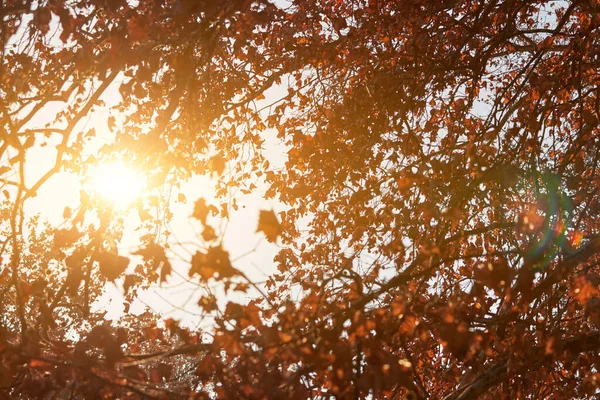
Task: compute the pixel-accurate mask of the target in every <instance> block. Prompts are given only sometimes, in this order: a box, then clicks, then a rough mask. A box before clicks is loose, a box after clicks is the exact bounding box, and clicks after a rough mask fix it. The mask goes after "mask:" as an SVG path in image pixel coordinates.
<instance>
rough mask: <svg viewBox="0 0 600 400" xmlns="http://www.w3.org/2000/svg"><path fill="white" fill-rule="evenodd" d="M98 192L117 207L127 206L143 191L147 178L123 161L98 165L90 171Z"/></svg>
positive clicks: (91, 179) (93, 184)
mask: <svg viewBox="0 0 600 400" xmlns="http://www.w3.org/2000/svg"><path fill="white" fill-rule="evenodd" d="M90 183H91V185H92V187H93V188H94V190H95V191H96V193H98V194H99V195H100V196H101V197H103V198H104V199H105V200H107V201H109V202H110V203H112V204H113V205H114V206H115V207H126V206H128V205H130V204H131V203H133V202H134V201H135V200H136V199H137V198H138V197H139V196H140V195H141V193H142V190H143V188H144V186H145V178H144V177H143V176H142V175H141V174H138V173H137V172H136V171H134V170H133V169H132V168H130V167H128V166H127V165H125V164H124V163H123V162H121V161H117V162H112V163H109V164H102V165H98V166H97V167H96V168H94V169H93V170H92V171H91V172H90Z"/></svg>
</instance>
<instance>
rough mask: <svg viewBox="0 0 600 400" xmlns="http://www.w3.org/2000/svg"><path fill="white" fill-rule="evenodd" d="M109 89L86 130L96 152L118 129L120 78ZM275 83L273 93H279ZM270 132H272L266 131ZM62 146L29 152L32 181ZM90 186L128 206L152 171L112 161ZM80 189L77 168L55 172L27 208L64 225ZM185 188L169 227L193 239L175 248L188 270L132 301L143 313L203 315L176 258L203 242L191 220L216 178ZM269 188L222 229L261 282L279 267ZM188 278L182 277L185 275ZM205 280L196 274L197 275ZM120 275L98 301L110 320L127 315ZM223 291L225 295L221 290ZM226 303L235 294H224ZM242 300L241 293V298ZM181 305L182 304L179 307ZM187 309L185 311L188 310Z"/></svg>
mask: <svg viewBox="0 0 600 400" xmlns="http://www.w3.org/2000/svg"><path fill="white" fill-rule="evenodd" d="M113 86H114V87H112V88H109V90H108V91H107V93H106V94H105V95H104V96H103V100H104V101H105V102H106V103H107V106H106V107H105V108H103V109H98V110H96V111H95V112H93V113H92V114H91V115H90V116H89V118H87V119H86V120H85V126H82V129H83V130H87V129H90V128H94V129H95V130H96V135H97V137H96V138H95V139H93V141H92V142H91V143H90V146H89V152H90V154H92V153H93V152H94V151H95V150H97V149H98V148H100V147H101V146H102V145H104V144H106V143H110V142H111V141H112V140H113V137H114V135H113V134H112V133H111V132H110V130H109V129H108V125H107V120H108V117H109V109H110V106H111V105H114V104H115V103H116V102H118V101H119V98H120V95H119V94H118V90H117V87H118V83H117V84H115V85H113ZM277 91H278V89H275V91H274V92H277ZM276 94H277V93H272V95H271V96H268V97H267V99H265V101H267V100H272V99H273V98H274V97H273V96H275V95H276ZM53 114H54V110H50V109H49V110H48V111H47V112H46V113H44V116H46V117H49V118H51V117H50V116H52V115H53ZM46 122H47V121H46V120H44V118H43V117H42V118H38V119H36V120H35V121H32V123H31V124H30V125H31V127H34V126H35V127H40V126H42V125H43V124H44V123H46ZM267 136H269V135H267ZM270 136H271V138H269V137H267V142H266V143H267V144H266V148H267V154H268V157H269V161H270V162H271V165H274V166H278V165H282V164H283V161H284V148H283V146H282V145H281V144H277V141H276V139H275V134H274V133H272V134H271V135H270ZM55 155H56V150H55V149H54V147H53V146H51V145H48V146H45V147H39V146H38V147H35V148H32V149H30V150H29V152H28V159H27V169H26V172H27V177H26V179H27V182H28V184H29V185H30V184H31V182H34V181H35V180H37V179H36V178H39V177H40V176H42V175H43V174H44V173H45V172H46V171H47V170H48V169H50V168H51V167H52V166H53V163H54V158H55ZM86 179H87V180H88V182H89V185H90V187H92V188H93V190H96V191H97V192H98V193H99V194H100V195H102V196H103V197H105V198H106V199H107V201H111V202H113V203H114V204H115V205H116V207H117V208H119V207H123V206H124V205H126V203H128V202H132V201H134V200H135V198H136V197H137V196H139V194H140V191H143V188H144V181H145V180H146V177H145V176H143V174H140V173H137V172H135V171H134V170H132V169H131V168H130V167H129V166H127V165H125V164H123V163H112V164H108V165H102V166H100V167H98V168H95V169H93V170H92V171H91V173H90V176H88V177H87V178H86ZM80 189H81V184H80V179H79V177H77V176H76V175H74V174H71V173H66V172H61V173H58V174H56V175H55V176H54V177H52V178H51V179H50V180H49V181H48V182H47V183H46V184H45V185H43V186H42V188H41V189H40V190H39V191H38V195H37V196H36V197H35V198H31V199H29V200H28V201H27V202H26V204H25V212H26V215H29V216H32V215H34V214H36V213H40V214H41V216H42V217H43V218H44V219H47V220H48V221H49V222H50V223H51V224H52V225H54V226H58V225H59V224H60V223H61V222H63V211H64V209H65V207H71V208H76V207H77V206H78V203H79V191H80ZM181 192H182V193H184V194H185V196H186V198H187V203H186V204H182V203H177V202H173V203H172V205H171V211H172V212H173V214H174V217H173V221H172V223H171V225H170V226H169V229H170V230H171V232H172V238H176V240H177V241H179V242H181V243H189V244H188V245H186V246H185V247H186V249H187V251H186V250H185V249H176V248H174V249H173V250H176V251H177V255H174V259H173V267H174V269H175V270H176V271H177V272H178V273H179V274H181V275H182V276H179V275H178V274H177V273H174V274H172V275H171V277H170V278H169V280H168V282H167V283H165V284H163V286H162V287H158V286H157V287H156V288H154V289H151V290H149V291H147V292H145V293H143V294H142V295H141V296H140V301H138V302H136V303H134V304H133V305H132V306H131V309H130V310H131V312H134V313H139V312H143V311H144V309H145V307H146V305H147V306H149V307H151V308H152V309H153V310H155V311H157V312H159V313H160V314H161V315H163V316H164V317H172V318H176V319H181V320H183V321H184V323H189V324H190V325H195V324H197V323H199V322H200V321H198V320H199V319H198V318H197V317H195V316H194V314H197V313H198V312H199V307H198V306H197V304H196V303H197V301H198V299H199V297H200V292H199V289H198V287H197V286H195V285H193V284H191V283H188V282H186V280H185V279H187V270H188V269H189V262H186V261H181V260H177V257H178V256H181V257H182V258H184V259H185V260H187V261H189V260H190V259H191V254H193V253H194V252H195V251H196V250H197V248H196V247H195V246H194V243H199V239H198V238H199V234H200V232H201V226H200V223H199V222H198V221H196V220H193V219H190V218H189V216H190V215H191V214H192V210H193V205H194V202H195V200H197V199H198V198H200V197H203V198H205V199H207V201H210V200H211V199H212V198H213V196H214V181H211V179H210V178H209V177H206V176H194V177H193V178H192V179H190V180H189V181H188V182H182V185H181ZM263 194H264V188H261V187H259V188H257V189H256V190H255V191H254V192H253V193H250V194H248V195H241V194H240V195H239V197H237V203H238V206H239V209H238V211H235V210H230V219H229V222H228V223H227V224H226V228H225V222H226V221H223V225H222V228H225V235H224V240H223V246H224V248H225V249H226V250H227V251H229V253H230V255H231V259H232V261H233V260H235V262H234V265H235V266H236V267H237V268H239V269H240V270H242V271H243V272H244V273H245V274H246V275H247V276H248V277H249V278H250V279H252V280H254V281H258V282H262V281H264V280H265V279H266V277H267V276H268V275H269V274H270V273H271V272H272V271H273V269H274V264H273V257H274V255H275V254H276V252H277V250H278V247H277V246H276V245H274V244H270V243H268V242H267V241H266V240H265V239H264V236H263V235H262V234H257V233H256V226H257V221H258V212H259V210H261V209H274V210H275V211H276V212H277V211H280V210H282V209H283V207H282V206H281V205H280V204H278V203H277V202H275V201H266V200H264V199H263ZM139 222H140V221H139V217H138V215H137V212H136V211H135V210H132V211H131V212H130V213H129V214H128V215H127V216H126V232H125V234H124V235H123V238H122V241H121V243H120V246H119V252H120V254H121V255H127V256H130V257H131V255H130V253H131V252H133V251H135V250H136V249H137V248H138V246H139V241H138V236H137V233H136V231H135V228H136V227H137V226H138V224H139ZM138 262H139V259H136V258H135V257H132V262H131V264H130V268H131V269H133V268H134V267H135V265H136V264H137V263H138ZM182 277H183V278H182ZM195 279H196V280H197V279H198V278H197V277H196V278H195ZM120 285H121V282H120V281H119V280H117V285H116V286H115V285H113V284H111V283H109V284H107V292H106V294H105V295H104V296H103V297H102V299H101V300H100V301H99V302H97V304H95V305H94V308H95V309H96V310H101V309H106V310H108V314H107V317H108V318H110V319H115V318H118V317H119V316H120V315H122V310H123V300H124V299H123V296H122V294H121V293H122V290H121V286H120ZM217 298H219V296H217ZM219 300H220V301H221V302H226V301H227V300H228V299H226V298H224V297H223V296H221V298H219ZM237 300H238V301H239V300H240V299H239V298H237ZM174 306H176V307H179V308H180V309H178V308H176V307H174ZM182 309H184V310H182Z"/></svg>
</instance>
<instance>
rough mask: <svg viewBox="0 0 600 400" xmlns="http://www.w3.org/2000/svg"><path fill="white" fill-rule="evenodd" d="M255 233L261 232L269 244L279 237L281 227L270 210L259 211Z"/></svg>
mask: <svg viewBox="0 0 600 400" xmlns="http://www.w3.org/2000/svg"><path fill="white" fill-rule="evenodd" d="M256 232H263V233H264V234H265V236H266V238H267V240H268V241H269V242H274V241H275V240H277V237H278V236H279V235H281V225H280V224H279V221H278V220H277V216H276V215H275V213H274V212H273V211H272V210H270V211H266V210H260V214H259V216H258V227H257V228H256Z"/></svg>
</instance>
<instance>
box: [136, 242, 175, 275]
mask: <svg viewBox="0 0 600 400" xmlns="http://www.w3.org/2000/svg"><path fill="white" fill-rule="evenodd" d="M133 255H137V256H142V257H143V259H144V261H145V262H147V263H149V264H150V265H151V266H152V268H153V269H154V270H155V271H157V270H158V269H160V282H161V283H162V282H166V280H167V278H168V277H169V275H171V273H172V271H173V268H172V266H171V262H170V261H169V258H168V257H167V254H166V253H165V249H164V247H162V246H160V245H158V244H156V243H153V242H151V243H149V244H148V245H146V246H145V247H143V248H141V249H139V250H137V251H136V252H134V253H133Z"/></svg>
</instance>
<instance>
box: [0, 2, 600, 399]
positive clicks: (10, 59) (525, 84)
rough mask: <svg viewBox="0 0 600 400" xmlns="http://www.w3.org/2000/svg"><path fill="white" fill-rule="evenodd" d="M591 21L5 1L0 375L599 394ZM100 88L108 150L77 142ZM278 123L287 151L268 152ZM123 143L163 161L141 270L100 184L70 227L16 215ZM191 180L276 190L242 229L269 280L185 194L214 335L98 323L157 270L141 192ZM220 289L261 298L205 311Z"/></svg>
mask: <svg viewBox="0 0 600 400" xmlns="http://www.w3.org/2000/svg"><path fill="white" fill-rule="evenodd" d="M599 11H600V4H597V2H596V1H595V0H581V1H564V2H554V3H548V2H546V1H539V0H537V1H536V0H529V1H524V0H505V1H496V0H487V1H475V0H449V1H441V2H440V1H435V2H434V1H432V2H429V1H414V0H395V1H392V0H369V1H366V0H365V1H347V2H341V1H333V0H320V1H318V0H308V1H291V2H290V3H289V5H285V6H284V5H280V4H274V3H271V2H268V1H266V0H258V1H247V0H230V1H226V2H220V3H218V2H211V1H192V0H164V1H160V2H159V1H156V2H139V3H138V4H135V3H131V4H130V3H127V2H125V1H124V0H80V1H69V2H61V1H39V2H33V1H30V0H14V1H5V2H3V3H2V8H1V9H0V15H2V40H3V46H2V48H3V53H2V67H1V68H2V70H1V72H0V77H1V81H0V90H1V95H0V99H2V101H1V102H0V105H1V107H2V108H1V109H0V113H1V115H2V125H1V126H2V128H1V130H0V135H2V144H1V146H0V157H1V160H2V166H1V167H0V173H1V174H2V177H1V179H2V183H3V185H4V187H3V189H5V191H4V196H5V197H6V202H5V204H4V205H3V208H2V209H1V210H0V211H1V215H2V221H3V224H2V227H1V229H2V238H3V244H2V257H3V267H2V270H0V299H1V301H0V313H1V314H0V324H1V325H0V326H1V327H2V331H1V333H0V358H1V359H2V364H1V365H2V367H1V368H2V370H0V372H1V373H0V387H1V388H2V391H1V392H0V393H2V394H3V396H5V397H9V398H10V397H21V398H35V397H44V396H45V397H48V398H50V397H57V398H62V397H65V398H66V397H68V396H71V397H77V396H79V397H86V396H87V397H89V396H92V395H100V396H105V397H114V398H128V397H130V398H144V397H150V398H177V397H188V396H189V397H194V396H195V397H199V398H210V397H218V398H238V397H239V398H301V399H304V398H331V397H335V398H337V397H339V398H367V397H372V398H407V399H408V398H413V399H425V398H445V399H449V400H450V399H452V400H458V399H471V398H477V397H483V398H494V397H496V396H504V398H591V397H593V396H594V395H595V393H596V391H597V386H598V372H597V369H598V362H599V359H598V355H597V350H598V349H599V348H600V333H599V331H598V329H599V328H600V326H598V325H597V324H596V322H598V321H599V319H598V315H600V314H599V313H600V311H599V309H598V303H599V300H600V293H599V289H600V288H599V287H598V284H599V283H600V281H599V275H598V251H599V250H600V236H599V234H600V233H599V232H598V221H599V218H598V217H599V212H600V203H599V202H598V200H599V197H598V191H599V189H600V186H599V183H600V179H599V177H598V173H597V166H598V162H599V160H600V158H599V156H600V153H599V151H600V145H599V143H598V140H599V134H600V130H599V127H598V118H599V115H600V91H599V89H598V81H597V76H598V68H599V67H600V61H599V59H598V54H599V48H598V46H599V44H598V43H600V42H599V41H600V37H599V33H598V28H599V27H600V16H599V14H598V13H599ZM117 87H118V91H119V93H120V94H121V96H122V99H121V101H120V102H118V104H117V105H114V106H110V107H111V108H110V109H111V112H112V113H113V114H111V115H112V116H111V118H109V120H108V123H109V125H110V126H111V128H112V129H113V130H114V132H115V140H114V142H113V143H111V144H110V145H107V146H105V147H103V148H102V149H100V150H99V151H98V152H97V154H94V157H88V156H86V154H87V153H86V152H85V151H83V150H84V148H86V140H88V138H89V137H90V136H91V135H93V134H94V132H89V131H86V129H85V123H84V118H86V117H87V116H89V115H90V113H91V112H93V109H94V108H95V107H100V106H102V105H103V101H105V102H106V99H105V98H104V97H103V95H104V94H105V93H107V92H108V91H110V90H113V89H114V90H116V89H115V88H117ZM56 103H58V104H60V107H58V108H55V107H50V106H51V105H52V106H54V105H55V104H56ZM57 109H58V111H57V112H56V115H54V116H53V117H52V118H50V122H49V124H48V125H46V126H44V127H43V128H39V127H38V126H39V123H37V122H32V121H35V120H36V118H39V116H36V115H39V114H40V113H43V114H46V115H47V113H48V112H49V111H48V110H57ZM115 116H116V118H115ZM271 129H272V130H275V131H276V132H277V137H278V139H279V140H280V141H281V142H282V143H283V144H285V148H286V162H285V165H284V166H283V167H282V168H276V167H272V166H271V164H270V162H269V160H268V156H267V155H266V153H267V152H268V150H269V149H268V146H266V145H264V141H265V138H266V137H267V136H268V135H269V132H270V130H271ZM42 143H47V144H48V145H50V146H55V149H56V159H55V164H54V165H53V166H52V167H51V168H50V169H49V170H48V171H47V173H45V174H43V175H42V176H41V179H39V180H38V181H36V182H34V183H31V182H30V181H29V180H28V179H29V178H27V172H26V167H27V165H28V160H29V159H28V157H27V155H28V154H30V152H31V150H32V149H34V148H36V147H37V146H41V145H42ZM115 158H119V159H122V160H126V161H127V162H128V163H131V164H132V165H136V166H138V167H139V168H142V169H144V170H145V171H146V172H147V173H148V174H149V175H151V176H153V177H154V178H153V179H152V180H151V182H149V185H148V188H147V191H148V193H147V197H146V199H145V200H144V201H143V202H139V203H138V204H136V205H135V207H136V208H138V210H139V212H140V216H141V217H142V216H145V217H142V219H143V223H144V233H145V235H144V236H143V239H144V240H145V243H144V245H143V246H142V247H141V248H140V249H139V250H138V251H137V256H139V257H142V258H143V259H144V264H143V265H140V267H139V268H136V269H135V271H134V272H130V269H129V268H128V264H129V259H128V258H126V257H124V256H123V255H119V254H118V253H117V252H116V246H115V243H116V242H118V241H119V238H120V235H121V234H122V232H123V225H122V222H120V221H119V217H118V213H116V212H115V211H114V210H113V209H111V208H110V207H108V206H107V205H106V204H105V203H104V202H102V201H101V199H98V198H95V197H94V196H91V195H90V194H89V193H86V192H85V191H84V192H82V195H81V199H80V203H81V204H80V206H79V208H77V209H75V210H73V211H71V210H68V211H67V210H65V216H64V217H65V222H64V224H63V225H61V226H62V227H61V228H56V227H53V226H44V225H42V223H41V222H40V221H39V220H36V219H34V220H32V221H31V222H29V223H28V222H27V216H26V214H25V212H24V205H25V204H26V202H27V201H28V200H29V199H31V198H33V197H34V196H36V194H37V192H38V191H39V190H40V188H41V187H42V186H43V185H45V184H46V182H47V181H48V180H49V179H51V177H53V176H55V175H56V174H57V173H59V172H60V171H71V172H74V173H77V174H80V175H81V176H85V175H86V174H87V171H88V170H89V168H91V166H92V165H93V164H94V163H95V162H96V161H97V160H99V159H115ZM193 174H213V175H214V176H218V177H219V178H218V182H219V191H218V194H219V195H220V196H221V197H222V198H226V197H227V196H228V195H229V193H230V191H231V190H232V189H236V190H241V191H249V190H252V186H251V185H252V184H251V182H254V181H256V180H257V179H258V180H262V181H264V182H265V183H266V184H267V185H268V190H267V196H268V197H271V198H276V199H278V200H279V201H280V202H281V203H282V204H284V205H285V207H286V210H285V211H284V212H281V213H279V214H277V215H275V214H274V213H272V212H270V211H267V210H265V211H263V212H262V213H261V217H260V220H259V221H258V222H259V223H258V227H257V228H258V229H257V230H258V231H259V232H261V234H263V233H264V234H265V236H266V237H267V239H268V240H271V241H274V240H278V241H279V243H280V244H281V245H282V249H281V251H280V252H279V254H278V255H277V257H276V262H277V264H278V272H277V273H276V274H274V275H272V276H271V277H270V278H269V280H268V281H267V282H266V284H265V285H264V286H261V285H260V284H258V283H255V282H252V281H251V280H250V279H248V277H247V276H246V275H245V273H244V272H243V269H242V268H238V267H237V266H234V265H233V264H232V261H231V260H230V257H229V253H228V249H225V248H223V247H222V246H221V245H219V244H218V243H219V241H218V240H215V229H213V222H214V221H213V218H215V217H216V216H217V215H220V216H222V217H224V218H226V217H227V207H226V206H225V207H217V206H216V205H213V204H209V202H206V201H205V200H204V199H200V200H198V201H197V202H196V205H195V209H194V214H193V218H194V219H196V220H198V221H197V223H198V224H201V225H202V226H203V228H204V234H203V235H202V236H203V238H201V239H199V240H201V241H203V242H205V243H204V245H205V246H206V249H205V250H202V251H198V252H197V253H196V254H194V255H193V257H191V259H190V260H189V271H187V272H188V275H189V277H190V279H191V280H194V281H195V282H198V285H199V286H200V287H202V288H204V289H205V292H204V294H203V295H202V296H201V297H200V298H199V299H198V303H199V304H200V306H202V307H203V309H204V311H205V312H206V313H207V314H211V315H213V316H214V317H215V323H214V325H213V327H212V330H211V332H209V333H205V334H204V337H203V336H202V335H201V334H200V333H198V332H194V331H191V330H189V329H187V328H185V327H183V326H182V324H181V323H179V322H177V321H173V320H167V321H164V322H163V323H162V324H158V325H156V318H157V316H153V315H150V314H145V315H143V316H141V317H135V316H127V317H125V318H124V319H123V321H121V322H122V324H121V327H120V328H117V327H115V326H111V325H108V324H106V323H104V322H103V318H102V315H98V313H93V312H91V311H90V304H92V303H93V301H94V299H96V298H97V297H98V296H99V295H100V294H101V293H102V290H103V287H104V284H105V282H106V281H107V280H108V281H115V280H117V279H118V280H121V279H122V282H123V288H124V290H125V291H127V296H128V299H129V300H132V299H133V298H134V297H135V295H136V291H137V290H139V289H140V288H145V287H148V286H149V285H152V284H154V283H157V282H164V281H166V280H168V279H169V276H170V274H171V273H172V269H173V267H172V265H171V261H170V259H169V254H170V253H169V252H168V249H166V245H165V244H166V243H167V239H168V237H166V234H165V233H162V234H156V232H157V231H156V228H157V227H160V226H164V224H166V223H167V222H168V220H169V219H170V218H171V216H172V213H170V211H169V209H168V203H167V202H164V201H163V202H162V203H161V202H160V201H154V202H153V201H150V200H149V198H150V197H152V196H154V197H155V198H160V199H164V197H161V196H160V194H161V193H163V189H164V188H165V187H169V186H173V185H176V184H177V182H180V181H182V180H185V179H187V178H189V177H190V176H191V175H193ZM231 206H232V207H233V206H234V203H232V205H231ZM149 210H150V211H159V212H160V214H159V215H160V216H161V217H160V218H151V217H148V215H151V214H149V213H148V211H149ZM92 212H95V213H96V214H97V216H98V219H97V221H94V222H89V219H87V218H86V215H89V214H90V213H92ZM305 218H308V220H309V221H310V222H309V223H308V227H307V229H303V228H302V229H301V227H300V225H299V223H300V222H299V221H302V220H304V219H305ZM27 223H28V224H29V226H30V227H29V228H27V229H24V226H27V225H26V224H27ZM90 226H91V228H90ZM160 232H164V231H160ZM49 266H54V267H53V268H49ZM216 283H219V284H220V285H221V286H220V287H221V288H222V289H223V290H224V291H225V292H226V293H230V292H232V291H242V292H243V291H247V290H248V291H249V293H250V292H252V293H253V296H254V297H255V298H254V299H253V300H251V301H250V302H247V303H242V302H238V301H229V302H228V303H227V304H226V305H225V306H224V307H220V303H219V301H218V299H217V297H216V296H215V294H214V293H213V292H212V291H210V287H211V286H213V285H215V284H216ZM80 293H81V294H80ZM292 294H293V296H292ZM73 332H75V333H76V335H71V333H73ZM73 336H77V338H76V339H73ZM206 336H209V338H208V339H206Z"/></svg>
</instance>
